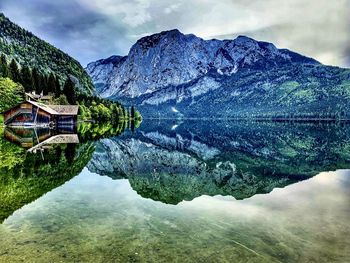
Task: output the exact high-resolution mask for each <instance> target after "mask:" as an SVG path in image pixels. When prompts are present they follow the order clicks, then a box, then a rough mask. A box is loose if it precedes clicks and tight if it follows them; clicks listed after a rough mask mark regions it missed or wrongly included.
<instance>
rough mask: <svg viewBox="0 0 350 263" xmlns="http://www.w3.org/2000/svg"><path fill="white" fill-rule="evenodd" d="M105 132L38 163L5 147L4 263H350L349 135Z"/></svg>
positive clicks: (240, 125) (307, 130)
mask: <svg viewBox="0 0 350 263" xmlns="http://www.w3.org/2000/svg"><path fill="white" fill-rule="evenodd" d="M123 129H124V128H123ZM123 129H122V130H123ZM84 130H85V131H86V130H89V131H90V132H89V133H84V132H82V131H84ZM91 130H94V132H91ZM101 130H102V128H99V129H97V128H96V129H95V128H94V129H92V128H91V127H90V128H89V129H82V128H81V129H78V135H79V138H80V143H79V144H67V145H66V144H56V145H50V147H46V148H45V149H43V151H42V152H40V154H39V153H36V154H35V153H32V152H27V151H26V150H25V149H23V148H19V147H18V146H17V145H15V144H13V143H11V142H9V141H6V140H4V139H2V141H1V144H0V152H1V156H0V157H1V160H2V162H1V164H2V165H1V166H0V171H1V181H0V183H1V188H0V196H1V200H2V204H1V206H0V211H1V213H0V215H1V218H2V224H1V225H0V245H1V246H0V259H1V261H4V262H6V261H9V262H16V261H18V262H21V261H25V262H60V261H62V262H79V261H82V262H127V261H130V262H171V261H175V262H348V261H349V259H350V255H349V251H350V241H349V239H348V237H349V234H350V227H349V224H348V222H349V219H350V206H349V204H350V202H349V201H350V193H349V192H350V191H349V186H350V170H346V169H348V168H350V143H349V139H350V138H349V137H350V133H349V127H348V126H347V125H338V124H295V123H294V124H288V123H245V122H228V123H226V122H222V123H208V122H204V123H203V122H191V123H177V122H174V121H168V122H161V123H154V122H152V123H149V122H148V123H147V122H144V123H143V124H142V126H141V127H140V129H138V130H137V131H136V132H134V133H132V132H130V131H126V132H124V133H123V134H122V135H120V129H118V128H115V133H114V134H117V135H118V136H113V133H111V132H109V133H106V130H107V129H103V130H104V132H102V131H101ZM79 131H80V132H81V133H80V134H79ZM96 134H100V138H101V137H105V138H101V139H98V136H96ZM104 135H105V136H104ZM5 150H6V153H5ZM11 153H12V154H11ZM41 153H43V154H41ZM57 156H58V157H57ZM15 157H17V158H15ZM18 157H20V158H18ZM43 157H44V159H43ZM5 163H6V165H5Z"/></svg>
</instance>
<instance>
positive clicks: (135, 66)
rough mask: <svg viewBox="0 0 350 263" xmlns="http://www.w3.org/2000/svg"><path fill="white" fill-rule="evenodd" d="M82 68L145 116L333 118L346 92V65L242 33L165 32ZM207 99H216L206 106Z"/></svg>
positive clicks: (349, 79) (103, 90) (107, 93)
mask: <svg viewBox="0 0 350 263" xmlns="http://www.w3.org/2000/svg"><path fill="white" fill-rule="evenodd" d="M86 70H87V72H88V73H89V75H90V76H91V77H92V79H93V81H94V84H95V86H96V90H97V93H99V94H100V95H101V96H102V97H105V98H111V99H118V100H121V101H123V102H124V103H129V104H136V105H138V106H140V110H141V111H143V113H144V114H143V115H144V116H145V117H156V116H166V117H175V118H182V117H198V118H201V117H220V116H221V117H225V118H229V117H237V115H239V116H240V117H249V116H254V117H256V116H258V115H259V116H260V115H262V116H275V115H277V114H279V113H281V112H282V113H283V116H289V115H290V114H292V113H295V112H296V113H298V114H299V115H303V116H304V115H307V116H308V117H310V116H311V115H315V113H317V114H318V113H322V115H325V116H326V115H327V114H328V115H332V116H333V117H334V116H340V115H344V111H346V108H347V107H348V106H349V99H350V70H347V69H341V68H338V67H331V66H325V65H322V64H321V63H320V62H318V61H316V60H315V59H313V58H309V57H306V56H303V55H300V54H298V53H296V52H293V51H290V50H288V49H278V48H276V46H275V45H274V44H272V43H268V42H263V41H256V40H254V39H252V38H249V37H246V36H238V37H237V38H235V39H233V40H216V39H212V40H203V39H201V38H199V37H196V36H195V35H192V34H190V35H185V34H182V33H181V32H180V31H178V30H170V31H163V32H160V33H158V34H153V35H151V36H146V37H143V38H141V39H139V40H138V41H137V42H136V43H135V44H134V45H133V46H132V47H131V49H130V52H129V54H128V55H127V56H124V57H120V56H112V57H109V58H107V59H105V60H99V61H97V62H92V63H89V64H88V66H87V68H86ZM272 73H273V74H272ZM256 95H259V96H256ZM304 95H305V96H304ZM251 98H254V100H255V101H254V103H253V104H256V105H255V106H254V105H250V104H251V103H252V102H253V101H251ZM322 101H323V102H322ZM213 102H214V103H213ZM316 102H320V103H319V106H320V108H317V105H315V104H316ZM321 102H322V103H321ZM335 102H336V107H335V109H334V110H332V109H329V106H330V105H333V104H334V103H335ZM208 104H210V105H211V106H212V105H213V104H215V105H214V106H213V107H211V108H210V111H208V107H207V105H208ZM258 104H260V105H258ZM322 104H323V105H322ZM264 105H265V106H266V107H265V106H264ZM267 106H268V107H267ZM223 108H224V110H222V109H223ZM174 109H176V110H174ZM204 109H205V110H207V112H204ZM246 109H247V110H246ZM328 115H327V116H328ZM316 117H320V118H323V116H316Z"/></svg>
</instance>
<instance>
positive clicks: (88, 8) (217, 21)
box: [0, 0, 350, 67]
mask: <svg viewBox="0 0 350 263" xmlns="http://www.w3.org/2000/svg"><path fill="white" fill-rule="evenodd" d="M0 11H1V12H3V13H4V14H5V15H6V16H7V17H9V18H10V19H11V20H12V21H14V22H16V23H17V24H19V25H20V26H22V27H24V28H26V29H28V30H30V31H32V32H33V33H34V34H36V35H38V36H39V37H41V38H43V39H44V40H46V41H48V42H50V43H51V44H53V45H55V46H56V47H58V48H60V49H61V50H63V51H65V52H67V53H68V54H70V55H72V56H73V57H75V58H76V59H78V60H79V61H80V62H81V63H82V64H83V65H84V66H85V65H86V64H87V63H88V62H90V61H94V60H97V59H100V58H105V57H108V56H110V55H126V54H127V53H128V51H129V49H130V47H131V45H132V44H133V43H135V42H136V40H137V39H138V38H140V37H142V36H145V35H148V34H152V33H156V32H159V31H163V30H169V29H174V28H178V29H179V30H180V31H182V32H183V33H194V34H196V35H197V36H200V37H202V38H205V39H210V38H219V39H224V38H229V39H231V38H234V37H236V36H237V35H239V34H244V35H248V36H250V37H253V38H255V39H257V40H265V41H269V42H273V43H274V44H275V45H276V46H277V47H280V48H288V49H291V50H294V51H297V52H299V53H302V54H305V55H308V56H311V57H314V58H316V59H317V60H319V61H321V62H322V63H325V64H330V65H337V66H347V67H350V15H349V14H350V0H334V1H330V0H264V1H260V0H250V1H248V0H220V1H217V0H191V1H189V0H178V1H175V0H128V1H123V0H55V1H53V0H30V1H28V0H0Z"/></svg>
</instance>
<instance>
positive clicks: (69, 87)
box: [63, 77, 76, 104]
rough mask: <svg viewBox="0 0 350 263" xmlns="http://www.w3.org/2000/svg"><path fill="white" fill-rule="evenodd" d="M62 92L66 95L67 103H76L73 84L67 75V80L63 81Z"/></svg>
mask: <svg viewBox="0 0 350 263" xmlns="http://www.w3.org/2000/svg"><path fill="white" fill-rule="evenodd" d="M63 94H64V95H66V97H67V100H68V102H69V104H75V103H76V94H75V85H74V82H73V81H72V80H71V79H70V78H69V77H67V80H66V82H65V83H64V86H63Z"/></svg>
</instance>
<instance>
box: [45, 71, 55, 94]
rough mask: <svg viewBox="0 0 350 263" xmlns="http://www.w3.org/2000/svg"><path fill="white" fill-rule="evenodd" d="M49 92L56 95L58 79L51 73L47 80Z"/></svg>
mask: <svg viewBox="0 0 350 263" xmlns="http://www.w3.org/2000/svg"><path fill="white" fill-rule="evenodd" d="M47 90H48V92H51V93H53V94H56V78H55V75H54V74H53V73H52V72H51V73H50V75H49V78H48V80H47Z"/></svg>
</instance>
